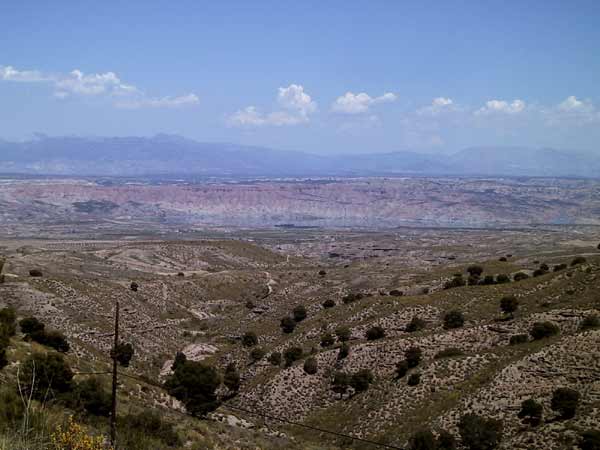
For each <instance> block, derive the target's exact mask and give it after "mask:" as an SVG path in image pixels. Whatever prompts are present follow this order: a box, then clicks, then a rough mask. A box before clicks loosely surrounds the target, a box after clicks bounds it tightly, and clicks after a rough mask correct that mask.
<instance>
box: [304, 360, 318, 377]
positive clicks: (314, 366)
mask: <svg viewBox="0 0 600 450" xmlns="http://www.w3.org/2000/svg"><path fill="white" fill-rule="evenodd" d="M318 369H319V365H318V363H317V360H316V359H315V358H307V359H306V361H304V372H306V373H307V374H309V375H314V374H315V373H317V370H318Z"/></svg>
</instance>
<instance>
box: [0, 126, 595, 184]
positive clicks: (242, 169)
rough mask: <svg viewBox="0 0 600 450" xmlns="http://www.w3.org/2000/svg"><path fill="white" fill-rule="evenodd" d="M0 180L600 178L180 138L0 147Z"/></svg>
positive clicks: (576, 157)
mask: <svg viewBox="0 0 600 450" xmlns="http://www.w3.org/2000/svg"><path fill="white" fill-rule="evenodd" d="M0 173H23V174H34V175H35V174H38V175H41V174H44V175H100V176H106V175H118V176H141V175H175V174H181V175H212V176H377V175H410V174H415V175H417V174H422V175H456V176H460V175H484V176H492V175H493V176H549V177H584V178H598V177H600V156H594V155H591V154H585V153H580V152H574V151H564V150H557V149H553V148H528V147H497V146H478V147H469V148H465V149H463V150H460V151H458V152H456V153H454V154H451V155H443V154H423V153H417V152H412V151H399V152H385V153H384V152H381V153H363V154H338V155H317V154H313V153H307V152H300V151H282V150H276V149H272V148H268V147H261V146H250V145H241V144H234V143H219V142H212V143H211V142H198V141H195V140H192V139H189V138H185V137H182V136H178V135H166V134H158V135H155V136H153V137H136V136H128V137H78V136H57V137H48V136H43V135H38V136H37V137H36V138H35V139H33V140H29V141H23V142H9V141H6V140H2V139H0Z"/></svg>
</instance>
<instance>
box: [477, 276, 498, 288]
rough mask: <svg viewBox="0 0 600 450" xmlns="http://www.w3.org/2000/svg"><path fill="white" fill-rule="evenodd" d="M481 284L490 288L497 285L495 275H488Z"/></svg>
mask: <svg viewBox="0 0 600 450" xmlns="http://www.w3.org/2000/svg"><path fill="white" fill-rule="evenodd" d="M480 284H481V285H482V286H488V285H492V284H496V280H495V279H494V275H486V276H485V277H484V278H483V280H481V282H480Z"/></svg>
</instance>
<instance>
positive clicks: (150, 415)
mask: <svg viewBox="0 0 600 450" xmlns="http://www.w3.org/2000/svg"><path fill="white" fill-rule="evenodd" d="M118 427H119V430H120V432H119V442H120V447H122V448H124V449H125V448H126V449H128V450H134V449H136V450H137V449H139V450H141V449H146V448H156V447H154V446H148V445H144V446H138V445H139V441H140V440H142V439H140V437H150V438H152V439H155V440H158V441H160V442H161V443H162V444H164V445H166V446H168V447H171V448H175V447H180V446H181V445H183V443H182V441H181V439H180V438H179V436H178V435H177V433H176V431H175V429H174V428H173V425H172V424H171V423H169V422H166V421H164V420H163V418H162V417H161V415H160V414H159V413H158V412H155V411H151V410H144V411H142V412H140V413H139V414H128V415H126V416H123V417H120V418H118ZM161 448H162V447H161Z"/></svg>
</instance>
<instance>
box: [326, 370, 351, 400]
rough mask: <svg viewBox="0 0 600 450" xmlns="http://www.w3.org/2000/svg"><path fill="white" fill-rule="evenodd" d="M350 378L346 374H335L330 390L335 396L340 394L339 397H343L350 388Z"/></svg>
mask: <svg viewBox="0 0 600 450" xmlns="http://www.w3.org/2000/svg"><path fill="white" fill-rule="evenodd" d="M350 378H351V377H350V375H348V374H347V373H344V372H335V373H334V374H333V380H332V382H331V390H332V391H333V392H335V393H336V394H340V396H342V395H344V394H345V393H346V392H347V391H348V387H349V386H350Z"/></svg>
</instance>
